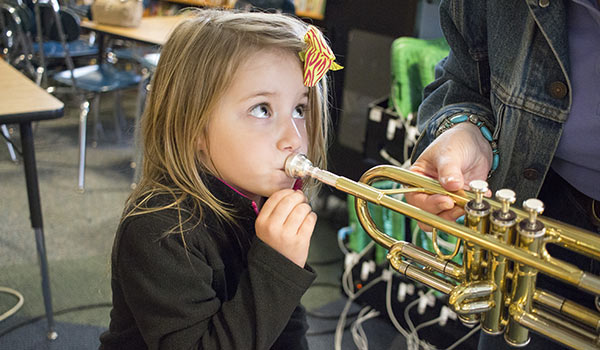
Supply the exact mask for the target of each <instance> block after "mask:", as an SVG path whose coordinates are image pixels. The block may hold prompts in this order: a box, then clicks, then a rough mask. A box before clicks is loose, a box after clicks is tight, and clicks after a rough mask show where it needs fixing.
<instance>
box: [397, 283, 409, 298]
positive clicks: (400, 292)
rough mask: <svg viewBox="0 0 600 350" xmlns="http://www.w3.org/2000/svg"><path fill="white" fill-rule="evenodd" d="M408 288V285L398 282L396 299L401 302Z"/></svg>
mask: <svg viewBox="0 0 600 350" xmlns="http://www.w3.org/2000/svg"><path fill="white" fill-rule="evenodd" d="M407 289H408V285H407V284H406V283H404V282H400V284H399V285H398V296H397V298H398V301H399V302H401V303H403V302H404V301H405V300H406V292H407Z"/></svg>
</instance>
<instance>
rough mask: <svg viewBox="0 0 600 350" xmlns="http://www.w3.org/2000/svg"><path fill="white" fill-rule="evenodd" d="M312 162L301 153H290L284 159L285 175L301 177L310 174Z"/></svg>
mask: <svg viewBox="0 0 600 350" xmlns="http://www.w3.org/2000/svg"><path fill="white" fill-rule="evenodd" d="M311 168H313V164H312V162H311V161H310V160H308V158H306V156H305V155H304V154H302V153H292V154H290V155H289V156H288V157H287V158H286V159H285V165H284V169H285V173H286V175H287V176H289V177H292V178H295V179H301V178H303V177H306V176H308V175H309V174H310V170H311Z"/></svg>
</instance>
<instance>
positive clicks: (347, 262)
mask: <svg viewBox="0 0 600 350" xmlns="http://www.w3.org/2000/svg"><path fill="white" fill-rule="evenodd" d="M359 259H360V258H359V257H358V253H356V252H350V253H349V254H346V257H345V258H344V266H345V268H346V269H349V268H351V267H353V266H354V265H356V263H357V262H358V260H359Z"/></svg>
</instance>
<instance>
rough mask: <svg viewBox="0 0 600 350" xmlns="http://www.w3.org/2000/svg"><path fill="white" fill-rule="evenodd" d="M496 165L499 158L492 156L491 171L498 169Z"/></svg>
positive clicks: (495, 155) (496, 155)
mask: <svg viewBox="0 0 600 350" xmlns="http://www.w3.org/2000/svg"><path fill="white" fill-rule="evenodd" d="M498 163H500V156H499V155H498V154H494V158H492V171H494V170H496V169H497V168H498Z"/></svg>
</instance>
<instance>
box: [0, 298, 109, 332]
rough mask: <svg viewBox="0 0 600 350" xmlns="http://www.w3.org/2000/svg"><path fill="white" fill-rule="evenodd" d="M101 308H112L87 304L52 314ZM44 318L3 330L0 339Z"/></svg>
mask: <svg viewBox="0 0 600 350" xmlns="http://www.w3.org/2000/svg"><path fill="white" fill-rule="evenodd" d="M103 307H112V303H98V304H89V305H80V306H74V307H71V308H67V309H63V310H59V311H55V312H54V316H60V315H64V314H67V313H69V312H75V311H84V310H90V309H96V308H103ZM44 318H46V315H45V314H44V315H39V316H36V317H34V318H31V319H29V320H26V321H23V322H21V323H18V324H16V325H14V326H12V327H10V328H8V329H7V330H4V331H2V332H1V333H0V338H2V337H4V336H5V335H7V334H9V333H11V332H14V331H16V330H17V329H19V328H21V327H24V326H27V325H29V324H32V323H35V322H37V321H39V320H42V319H44Z"/></svg>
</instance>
